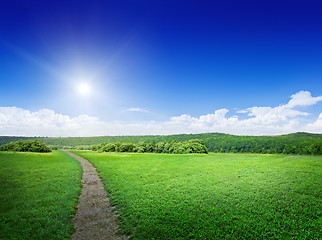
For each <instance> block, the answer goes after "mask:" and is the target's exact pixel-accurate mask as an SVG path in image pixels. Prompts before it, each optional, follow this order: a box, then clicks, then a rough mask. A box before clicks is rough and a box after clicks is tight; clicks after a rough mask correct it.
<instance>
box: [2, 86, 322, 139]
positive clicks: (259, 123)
mask: <svg viewBox="0 0 322 240" xmlns="http://www.w3.org/2000/svg"><path fill="white" fill-rule="evenodd" d="M319 101H322V96H319V97H312V96H311V93H310V92H305V91H301V92H298V93H296V94H294V95H292V96H291V100H290V101H289V102H288V103H287V104H284V105H279V106H276V107H251V108H248V109H247V110H245V111H247V113H248V115H247V116H248V117H247V118H246V119H239V118H238V116H232V117H227V116H226V115H227V114H228V113H229V110H228V109H225V108H224V109H218V110H216V111H214V113H210V114H205V115H201V116H199V117H192V116H190V115H187V114H183V115H181V116H176V117H171V118H170V119H169V120H168V121H164V122H158V121H148V122H141V123H127V122H119V121H114V122H103V121H101V120H99V119H98V118H96V117H91V116H87V115H81V116H78V117H74V118H73V117H70V116H67V115H62V114H58V113H55V112H54V111H53V110H49V109H41V110H39V111H35V112H31V111H29V110H25V109H21V108H16V107H0V135H7V136H9V135H15V136H53V137H54V136H102V135H146V134H179V133H202V132H223V133H230V134H241V135H275V134H284V133H291V132H298V131H308V132H314V133H322V113H321V114H320V116H319V117H318V118H317V119H313V120H312V121H311V122H310V119H308V116H309V115H310V114H309V113H307V112H303V111H299V110H296V109H294V108H296V107H297V106H309V105H314V104H316V103H317V102H319ZM142 110H143V112H146V110H144V109H140V108H132V109H131V110H129V111H134V112H135V111H137V112H142ZM245 111H242V112H241V111H239V112H237V113H245Z"/></svg>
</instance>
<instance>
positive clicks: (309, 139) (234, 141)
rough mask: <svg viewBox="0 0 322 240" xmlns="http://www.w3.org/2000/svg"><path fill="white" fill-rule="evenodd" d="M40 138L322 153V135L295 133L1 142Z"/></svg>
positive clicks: (82, 143)
mask: <svg viewBox="0 0 322 240" xmlns="http://www.w3.org/2000/svg"><path fill="white" fill-rule="evenodd" d="M31 139H32V140H38V141H42V142H44V143H45V144H46V145H48V146H51V147H52V148H78V149H91V146H92V145H96V144H100V143H115V142H129V143H155V144H156V143H159V142H171V141H173V140H176V141H189V140H201V141H203V143H204V144H205V145H206V147H207V149H208V151H209V152H222V153H284V154H303V155H306V154H309V155H322V134H312V133H304V132H299V133H292V134H286V135H279V136H238V135H230V134H223V133H202V134H179V135H165V136H163V135H162V136H151V135H148V136H102V137H64V138H50V137H7V136H4V137H0V145H2V144H6V143H9V142H11V141H17V140H31Z"/></svg>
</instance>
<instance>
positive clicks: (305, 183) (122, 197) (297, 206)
mask: <svg viewBox="0 0 322 240" xmlns="http://www.w3.org/2000/svg"><path fill="white" fill-rule="evenodd" d="M74 152H75V153H76V154H79V155H81V156H83V157H85V158H87V159H89V160H90V161H91V162H92V163H93V164H94V166H95V167H96V168H97V170H98V172H99V175H100V177H101V178H102V180H103V183H104V185H105V187H106V190H107V191H108V192H109V193H110V194H109V196H110V200H111V203H112V204H113V205H114V204H115V205H116V208H117V209H118V211H119V218H120V222H121V227H122V229H123V231H124V232H125V233H127V234H130V235H131V237H132V238H133V239H263V238H264V239H320V238H321V237H322V232H321V229H322V226H321V217H322V215H321V209H322V205H321V203H322V202H321V200H322V195H321V194H322V188H321V184H320V182H321V181H320V180H321V178H322V157H320V156H288V155H258V154H208V155H206V154H199V155H198V154H189V155H186V154H184V155H170V154H158V155H157V154H148V153H144V154H133V153H123V154H122V153H95V152H88V151H83V152H81V151H74Z"/></svg>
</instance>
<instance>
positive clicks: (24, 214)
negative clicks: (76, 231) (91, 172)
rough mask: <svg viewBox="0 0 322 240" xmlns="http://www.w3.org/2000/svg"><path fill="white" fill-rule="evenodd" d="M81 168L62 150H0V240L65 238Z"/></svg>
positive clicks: (68, 234)
mask: <svg viewBox="0 0 322 240" xmlns="http://www.w3.org/2000/svg"><path fill="white" fill-rule="evenodd" d="M81 178H82V168H81V166H80V164H79V163H78V161H77V160H75V159H73V158H72V157H70V156H68V155H67V154H65V153H64V152H61V151H54V152H52V153H18V152H14V153H13V152H0V203H1V204H0V239H68V238H69V237H70V234H72V233H73V224H72V218H73V216H74V214H75V213H76V210H75V206H76V205H77V202H78V196H79V194H80V191H81Z"/></svg>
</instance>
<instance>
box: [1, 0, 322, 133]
mask: <svg viewBox="0 0 322 240" xmlns="http://www.w3.org/2000/svg"><path fill="white" fill-rule="evenodd" d="M321 26H322V3H321V2H320V1H237V0H235V1H232V0H231V1H134V0H133V1H130V0H129V1H36V0H34V1H15V0H11V1H6V0H5V1H2V3H1V8H0V84H1V87H0V135H27V136H29V135H31V136H34V135H40V136H92V135H127V134H171V133H196V132H212V131H218V132H226V133H232V134H250V135H261V134H269V135H270V134H282V133H288V132H296V131H310V132H316V133H322V115H321V112H322V102H321V99H320V96H322V44H321V43H322V28H321ZM82 85H87V86H88V87H86V86H85V88H87V89H86V90H85V91H83V92H82V91H80V86H82ZM290 101H293V102H294V101H295V102H297V104H296V105H294V104H290ZM259 110H260V111H259ZM216 113H217V115H216ZM220 114H224V115H223V116H222V115H220ZM94 125H95V126H94ZM84 129H85V130H84Z"/></svg>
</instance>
